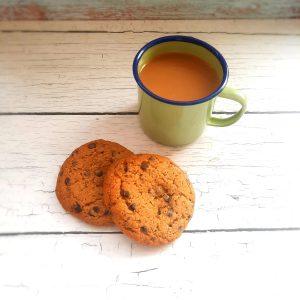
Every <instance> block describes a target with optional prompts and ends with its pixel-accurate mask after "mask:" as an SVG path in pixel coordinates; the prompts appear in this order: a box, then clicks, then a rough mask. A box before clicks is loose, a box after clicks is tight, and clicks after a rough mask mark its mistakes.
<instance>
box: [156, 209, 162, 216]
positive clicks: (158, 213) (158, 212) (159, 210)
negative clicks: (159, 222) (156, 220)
mask: <svg viewBox="0 0 300 300" xmlns="http://www.w3.org/2000/svg"><path fill="white" fill-rule="evenodd" d="M157 215H158V216H160V215H161V209H160V208H159V209H158V210H157Z"/></svg>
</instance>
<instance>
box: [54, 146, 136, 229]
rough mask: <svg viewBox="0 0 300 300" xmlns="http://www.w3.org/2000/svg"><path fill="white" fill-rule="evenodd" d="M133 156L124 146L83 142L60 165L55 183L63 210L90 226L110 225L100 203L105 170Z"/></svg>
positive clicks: (108, 215) (108, 218)
mask: <svg viewBox="0 0 300 300" xmlns="http://www.w3.org/2000/svg"><path fill="white" fill-rule="evenodd" d="M130 154H132V152H131V151H129V150H128V149H126V148H125V147H123V146H121V145H119V144H117V143H113V142H109V141H104V140H96V141H91V142H89V143H86V144H84V145H82V146H80V147H79V148H77V149H76V150H74V151H73V152H72V154H71V155H70V156H69V157H68V158H67V159H66V160H65V162H64V163H63V165H62V167H61V169H60V172H59V175H58V178H57V184H56V190H55V191H56V196H57V198H58V200H59V201H60V203H61V205H62V206H63V208H64V209H65V210H66V211H68V212H70V213H71V214H73V215H74V216H76V217H78V218H79V219H81V220H83V221H85V222H87V223H89V224H93V225H106V224H109V223H111V222H112V219H111V213H110V211H109V210H108V209H107V208H106V207H105V205H104V203H103V180H104V175H105V173H106V171H107V169H108V167H109V166H110V165H111V164H112V163H114V162H115V161H117V160H118V159H119V158H123V157H126V156H128V155H130Z"/></svg>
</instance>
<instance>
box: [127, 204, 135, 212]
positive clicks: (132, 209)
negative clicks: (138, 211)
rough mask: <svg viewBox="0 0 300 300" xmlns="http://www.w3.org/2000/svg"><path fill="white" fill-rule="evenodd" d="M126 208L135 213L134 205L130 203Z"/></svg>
mask: <svg viewBox="0 0 300 300" xmlns="http://www.w3.org/2000/svg"><path fill="white" fill-rule="evenodd" d="M128 208H129V209H130V210H131V211H135V204H134V203H132V204H130V205H129V206H128Z"/></svg>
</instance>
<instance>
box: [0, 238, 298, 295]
mask: <svg viewBox="0 0 300 300" xmlns="http://www.w3.org/2000/svg"><path fill="white" fill-rule="evenodd" d="M299 241H300V240H299V232H272V233H265V232H256V233H208V234H184V235H183V236H182V238H181V239H179V240H178V241H176V242H175V243H174V244H172V245H170V246H168V247H164V248H155V249H154V248H145V247H142V246H139V245H136V244H131V243H130V241H129V240H128V239H126V238H125V237H124V236H123V235H101V234H99V235H92V236H91V235H89V236H87V235H76V236H28V237H18V238H16V237H9V238H3V237H0V253H1V255H0V264H1V269H2V270H5V272H1V274H0V292H1V296H2V297H3V299H9V300H10V299H43V300H45V299H46V300H48V299H49V300H50V299H61V298H67V299H70V298H72V299H76V300H77V299H83V298H84V299H88V298H95V295H97V298H99V299H125V300H127V299H133V298H132V297H133V295H134V299H146V300H148V299H154V298H158V299H162V298H163V299H195V300H198V299H199V295H201V297H203V298H204V299H208V300H215V299H233V300H238V299H245V300H250V299H251V300H252V299H275V300H279V299H280V300H281V299H289V300H298V299H299V297H300V292H299V288H298V276H297V274H298V273H297V272H298V270H299V268H300V262H299V259H296V258H297V257H298V255H299V251H300V243H299Z"/></svg>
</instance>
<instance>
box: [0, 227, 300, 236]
mask: <svg viewBox="0 0 300 300" xmlns="http://www.w3.org/2000/svg"><path fill="white" fill-rule="evenodd" d="M274 231H300V227H282V228H280V227H271V228H230V229H203V230H201V229H194V230H185V231H184V232H183V233H184V234H195V233H218V232H228V233H234V232H274ZM89 234H93V235H95V234H105V235H109V234H122V232H121V231H28V232H3V233H0V237H6V236H25V235H89Z"/></svg>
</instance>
